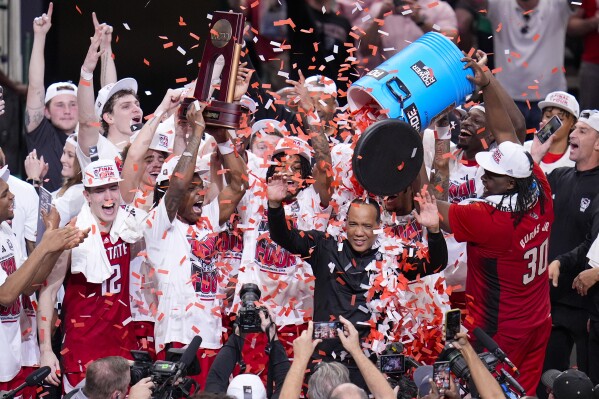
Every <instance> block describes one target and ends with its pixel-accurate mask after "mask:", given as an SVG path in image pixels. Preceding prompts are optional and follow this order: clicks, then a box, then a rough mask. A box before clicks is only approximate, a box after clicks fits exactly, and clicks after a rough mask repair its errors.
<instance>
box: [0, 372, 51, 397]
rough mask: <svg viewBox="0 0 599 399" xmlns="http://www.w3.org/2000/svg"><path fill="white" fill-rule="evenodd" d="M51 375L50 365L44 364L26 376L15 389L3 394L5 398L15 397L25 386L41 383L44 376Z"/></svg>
mask: <svg viewBox="0 0 599 399" xmlns="http://www.w3.org/2000/svg"><path fill="white" fill-rule="evenodd" d="M48 375H50V367H48V366H44V367H40V368H39V369H37V370H35V371H34V372H33V373H31V374H29V375H28V376H27V377H26V378H25V382H24V383H22V384H21V385H19V386H18V387H16V388H15V389H13V390H12V391H8V392H6V393H5V394H4V395H2V398H3V399H8V398H14V396H15V395H16V394H17V393H18V392H19V391H20V390H22V389H23V388H25V387H33V386H36V385H38V384H40V383H41V382H42V381H43V380H44V378H46V377H47V376H48Z"/></svg>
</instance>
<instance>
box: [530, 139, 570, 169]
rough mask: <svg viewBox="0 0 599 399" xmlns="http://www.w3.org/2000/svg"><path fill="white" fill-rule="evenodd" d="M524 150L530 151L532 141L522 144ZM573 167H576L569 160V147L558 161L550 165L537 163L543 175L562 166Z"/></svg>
mask: <svg viewBox="0 0 599 399" xmlns="http://www.w3.org/2000/svg"><path fill="white" fill-rule="evenodd" d="M524 149H525V150H526V151H528V152H530V151H531V149H532V140H529V141H525V142H524ZM574 165H576V163H575V162H574V161H572V160H571V159H570V146H568V148H567V149H566V152H564V153H563V154H562V156H561V158H560V159H558V160H557V161H555V162H552V163H545V162H543V161H541V163H539V166H540V167H541V170H542V171H543V172H545V174H549V173H551V172H553V170H554V169H557V168H561V167H563V166H567V167H571V166H574Z"/></svg>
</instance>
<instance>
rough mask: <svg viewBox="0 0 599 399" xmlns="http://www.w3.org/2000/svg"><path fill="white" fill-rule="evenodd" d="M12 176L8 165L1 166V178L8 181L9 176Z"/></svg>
mask: <svg viewBox="0 0 599 399" xmlns="http://www.w3.org/2000/svg"><path fill="white" fill-rule="evenodd" d="M9 177H10V170H9V169H8V165H4V166H3V167H2V168H0V179H2V180H4V181H5V182H6V183H8V178H9Z"/></svg>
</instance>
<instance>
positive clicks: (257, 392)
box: [227, 374, 266, 399]
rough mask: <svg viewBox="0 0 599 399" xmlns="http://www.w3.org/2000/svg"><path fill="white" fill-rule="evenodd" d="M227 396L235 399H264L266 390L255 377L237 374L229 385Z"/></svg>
mask: <svg viewBox="0 0 599 399" xmlns="http://www.w3.org/2000/svg"><path fill="white" fill-rule="evenodd" d="M227 395H230V396H232V397H234V398H235V399H266V388H264V384H263V383H262V380H261V379H260V377H258V376H257V375H254V374H239V375H238V376H237V377H235V378H233V379H232V380H231V382H230V383H229V386H228V387H227Z"/></svg>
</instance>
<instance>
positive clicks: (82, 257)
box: [71, 202, 146, 284]
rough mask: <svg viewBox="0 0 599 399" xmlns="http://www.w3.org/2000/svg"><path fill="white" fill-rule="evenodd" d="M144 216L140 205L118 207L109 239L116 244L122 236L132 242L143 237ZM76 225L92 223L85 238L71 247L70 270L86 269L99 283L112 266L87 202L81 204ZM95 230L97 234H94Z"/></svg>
mask: <svg viewBox="0 0 599 399" xmlns="http://www.w3.org/2000/svg"><path fill="white" fill-rule="evenodd" d="M145 217H146V213H145V212H143V211H141V210H139V209H136V208H133V207H130V206H127V207H125V209H123V208H120V207H119V209H118V213H117V216H116V219H115V220H114V222H113V223H112V228H111V229H110V242H111V243H113V244H114V243H115V242H117V240H118V239H119V237H120V238H121V239H122V240H123V241H125V242H128V243H130V244H131V243H134V242H136V241H138V240H140V239H141V238H142V236H143V235H142V229H141V223H142V222H143V220H144V219H145ZM76 226H77V227H79V228H80V229H87V228H88V227H91V228H92V231H91V232H90V233H89V235H88V236H87V238H86V239H85V241H83V242H82V243H81V244H80V245H79V246H78V247H77V248H74V249H73V250H72V252H71V272H72V273H83V275H84V276H85V278H86V279H87V281H88V282H90V283H94V284H100V283H102V282H104V281H105V280H106V279H108V278H110V276H112V272H113V269H112V266H110V261H109V260H108V256H107V255H106V250H105V248H104V243H103V242H102V236H101V234H100V229H99V228H98V225H97V223H96V219H95V218H94V216H93V215H92V213H91V210H90V208H89V205H88V203H87V202H85V203H84V204H83V206H82V207H81V212H79V215H78V216H77V223H76ZM94 226H95V227H94ZM94 231H95V234H92V232H94Z"/></svg>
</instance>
